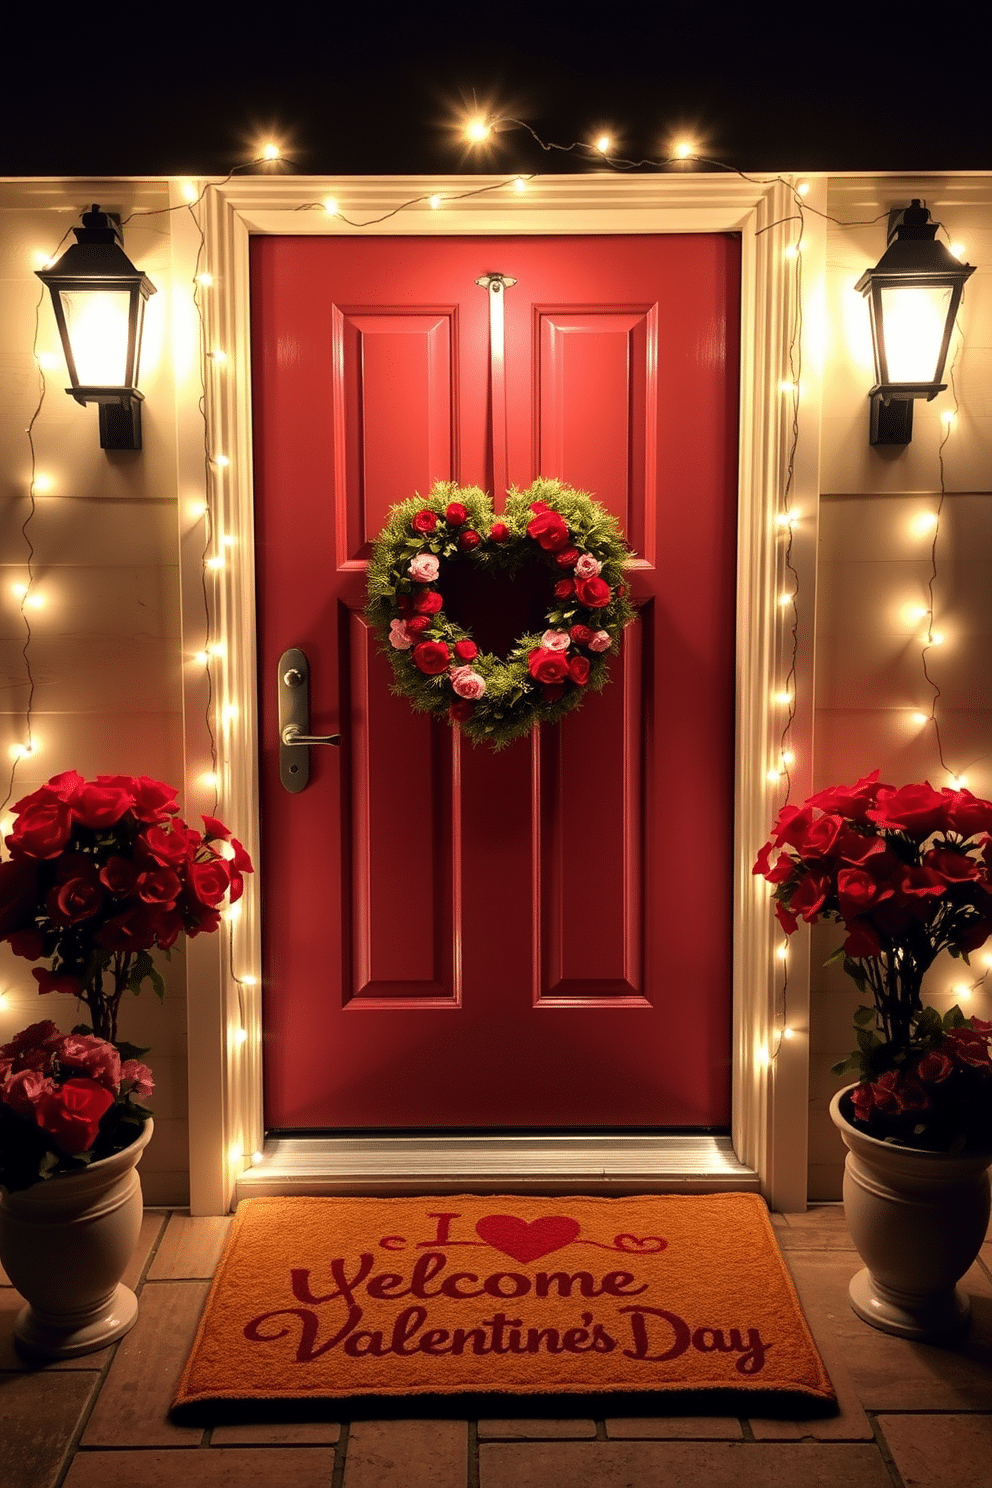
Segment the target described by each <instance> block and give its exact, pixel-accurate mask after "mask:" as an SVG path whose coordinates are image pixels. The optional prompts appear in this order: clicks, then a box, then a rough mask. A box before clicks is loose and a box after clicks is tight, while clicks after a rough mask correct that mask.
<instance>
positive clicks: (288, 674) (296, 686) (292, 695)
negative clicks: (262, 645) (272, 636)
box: [277, 646, 341, 795]
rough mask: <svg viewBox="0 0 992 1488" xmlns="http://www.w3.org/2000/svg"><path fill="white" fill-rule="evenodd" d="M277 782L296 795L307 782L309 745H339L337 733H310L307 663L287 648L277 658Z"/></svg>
mask: <svg viewBox="0 0 992 1488" xmlns="http://www.w3.org/2000/svg"><path fill="white" fill-rule="evenodd" d="M277 685H278V690H279V779H280V781H281V782H282V785H283V787H284V788H285V789H286V790H288V791H290V792H291V793H292V794H293V795H296V794H297V793H298V792H299V791H301V790H305V789H306V787H307V786H308V785H309V783H310V746H311V744H340V743H341V735H340V734H311V732H310V663H309V662H308V661H307V658H306V656H305V654H304V653H303V652H302V651H301V650H299V648H298V647H296V646H291V647H290V649H289V650H288V651H284V652H283V653H282V655H281V656H280V658H279V676H278V684H277Z"/></svg>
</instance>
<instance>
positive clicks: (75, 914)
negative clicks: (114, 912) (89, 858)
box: [45, 874, 103, 926]
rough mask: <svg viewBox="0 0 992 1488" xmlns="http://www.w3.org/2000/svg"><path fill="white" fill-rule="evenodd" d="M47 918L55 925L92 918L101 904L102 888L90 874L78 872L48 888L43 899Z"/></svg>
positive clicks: (77, 923)
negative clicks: (73, 876)
mask: <svg viewBox="0 0 992 1488" xmlns="http://www.w3.org/2000/svg"><path fill="white" fill-rule="evenodd" d="M45 904H46V907H47V909H48V914H49V918H50V919H51V920H53V921H54V923H55V924H56V925H66V926H69V925H79V924H81V923H82V921H83V920H89V919H92V918H93V916H94V915H95V914H96V913H97V912H98V911H99V909H100V907H101V905H102V904H103V889H102V888H101V887H100V885H99V883H97V882H96V881H95V879H94V877H93V876H92V875H90V874H86V875H83V874H79V875H78V876H77V877H75V878H70V879H67V881H66V882H65V883H63V884H59V885H57V886H56V887H55V888H54V889H49V891H48V894H47V896H46V899H45Z"/></svg>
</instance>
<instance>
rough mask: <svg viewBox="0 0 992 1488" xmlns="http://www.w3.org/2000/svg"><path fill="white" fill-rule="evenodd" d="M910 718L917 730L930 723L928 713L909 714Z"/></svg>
mask: <svg viewBox="0 0 992 1488" xmlns="http://www.w3.org/2000/svg"><path fill="white" fill-rule="evenodd" d="M910 718H911V719H912V721H913V723H915V724H916V726H917V727H918V728H924V727H925V725H926V724H928V723H929V722H930V714H929V713H911V714H910Z"/></svg>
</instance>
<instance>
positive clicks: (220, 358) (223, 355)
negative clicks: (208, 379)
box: [207, 347, 227, 364]
mask: <svg viewBox="0 0 992 1488" xmlns="http://www.w3.org/2000/svg"><path fill="white" fill-rule="evenodd" d="M207 356H208V357H209V358H210V360H211V361H212V362H217V363H218V364H219V363H221V362H226V361H227V352H226V351H221V350H220V348H219V347H218V348H217V350H215V351H208V352H207Z"/></svg>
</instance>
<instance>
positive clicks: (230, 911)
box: [224, 899, 243, 925]
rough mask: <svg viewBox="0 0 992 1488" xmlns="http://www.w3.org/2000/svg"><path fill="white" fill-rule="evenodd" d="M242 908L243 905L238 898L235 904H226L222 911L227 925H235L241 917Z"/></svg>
mask: <svg viewBox="0 0 992 1488" xmlns="http://www.w3.org/2000/svg"><path fill="white" fill-rule="evenodd" d="M242 908H243V906H242V904H241V901H240V899H239V900H238V902H237V904H229V905H228V907H227V909H225V911H224V918H225V920H226V921H227V923H228V924H229V925H236V924H237V923H238V921H239V920H240V918H241V914H242Z"/></svg>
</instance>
